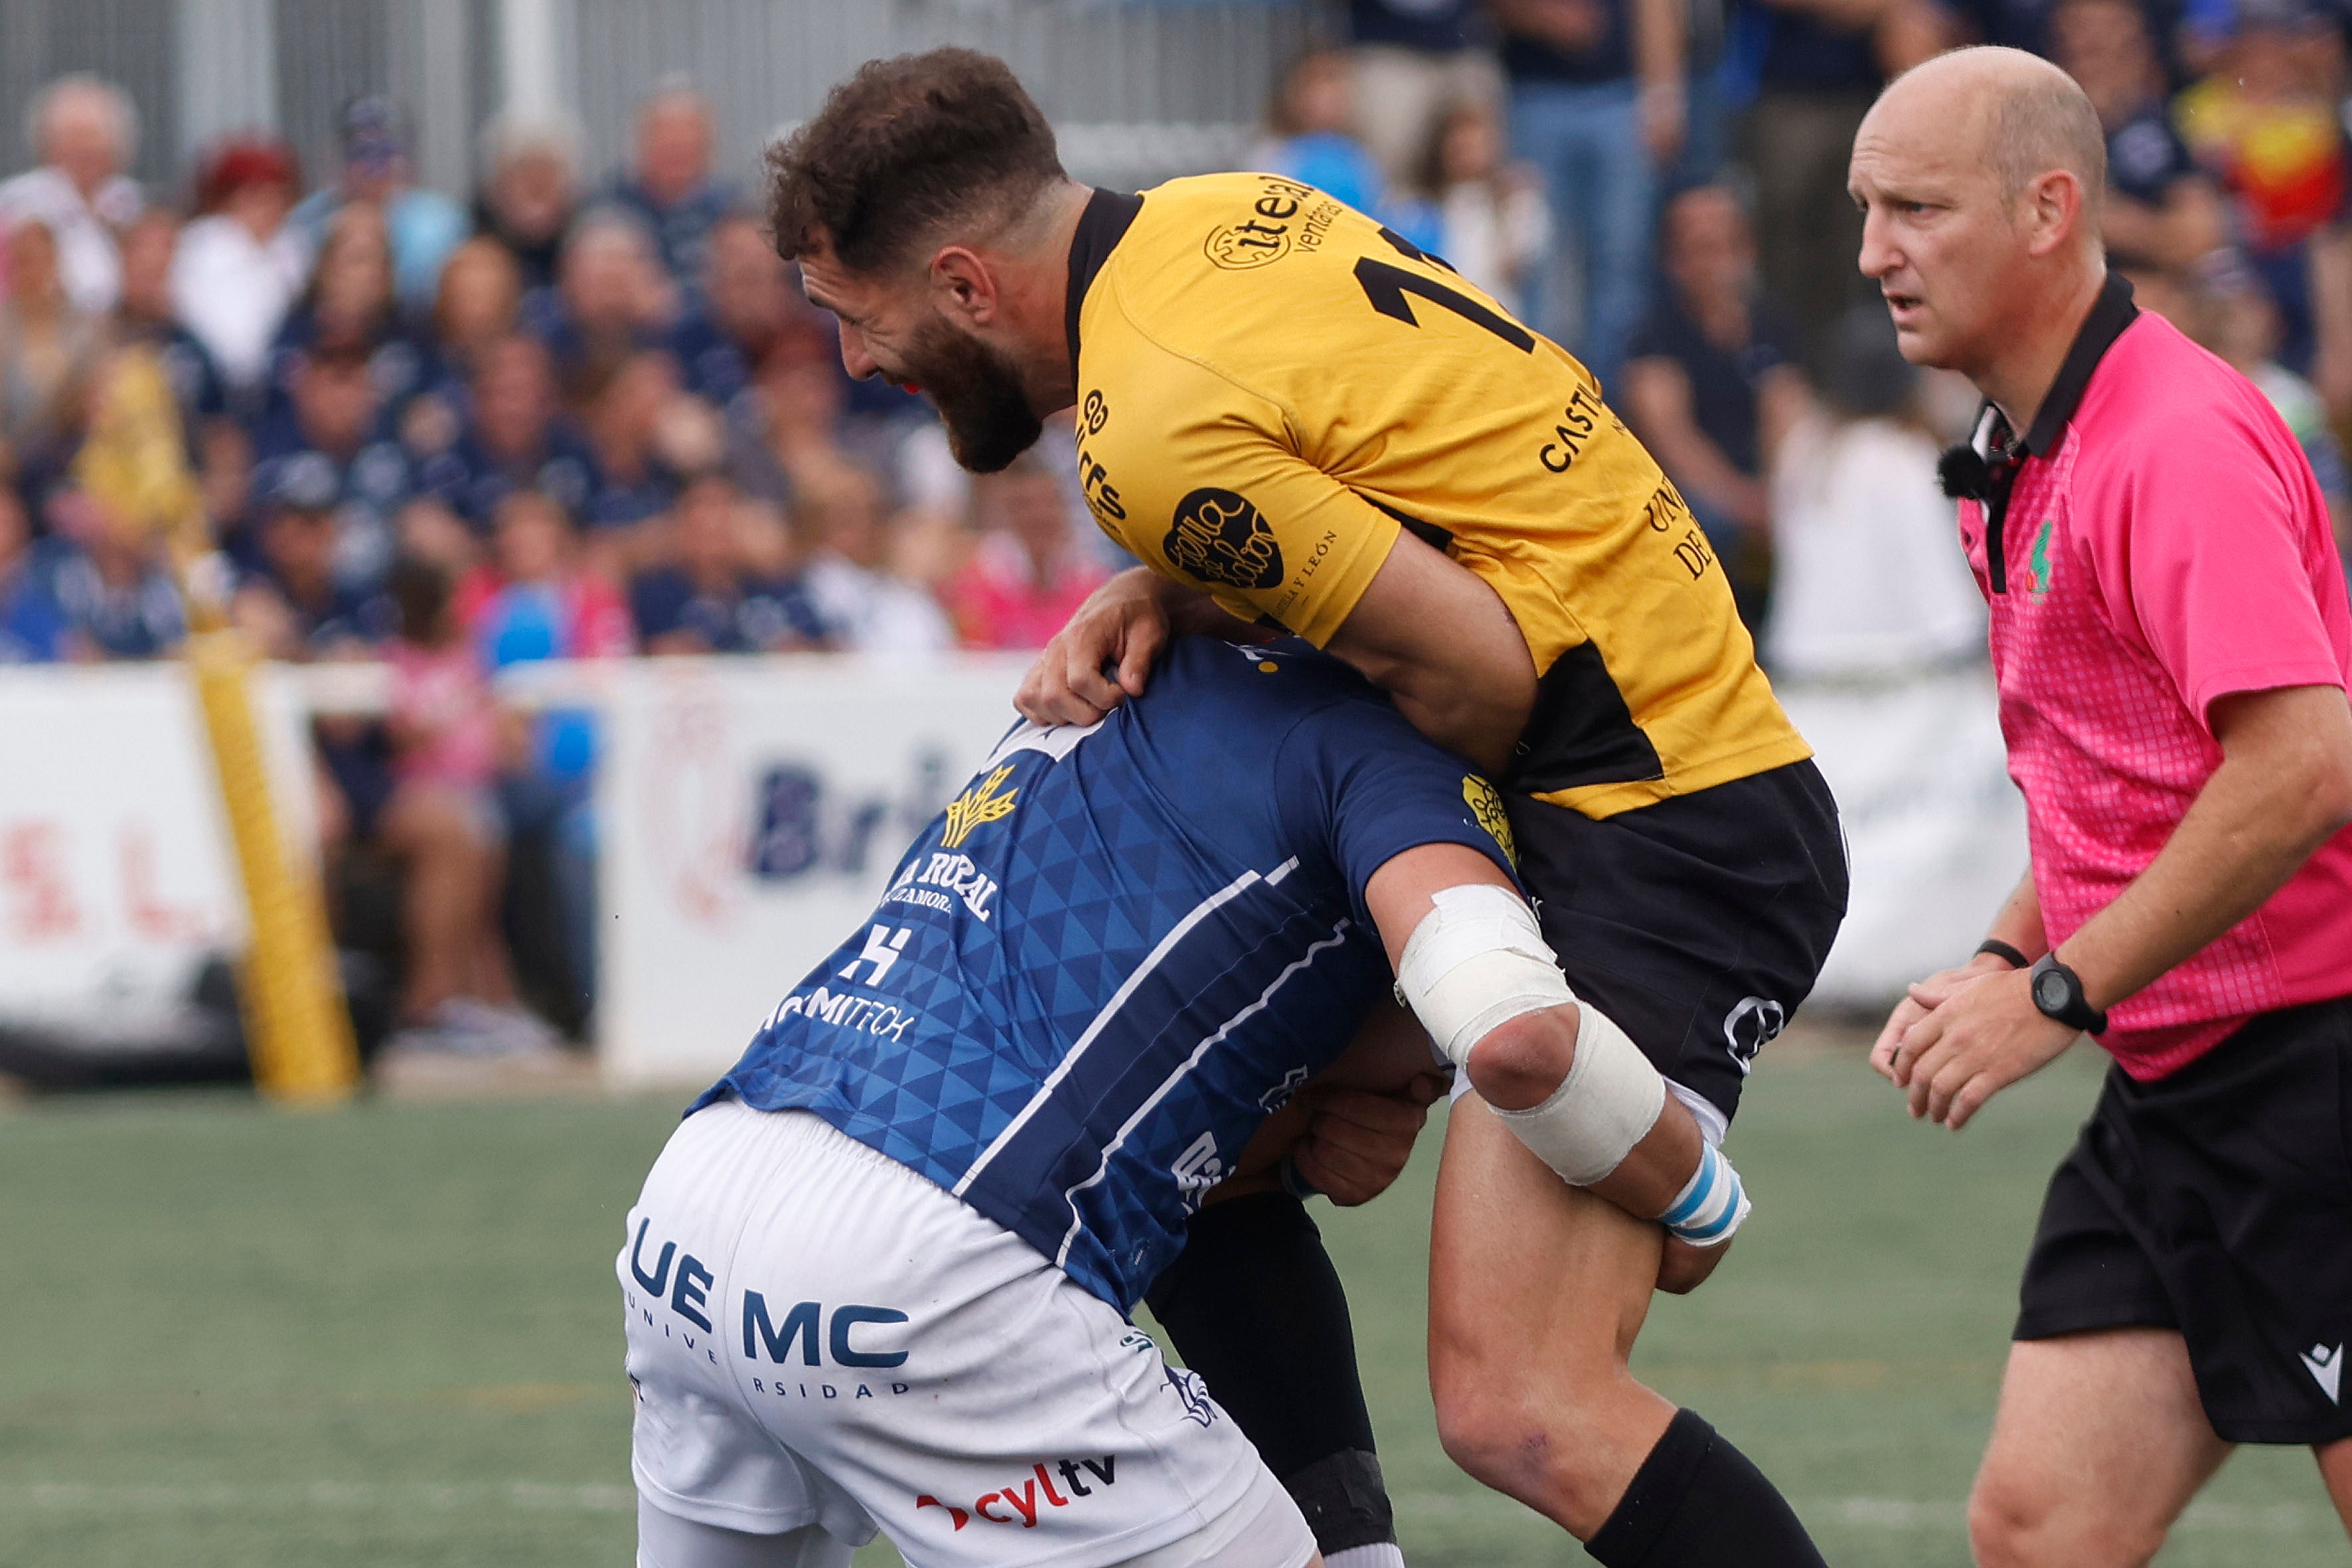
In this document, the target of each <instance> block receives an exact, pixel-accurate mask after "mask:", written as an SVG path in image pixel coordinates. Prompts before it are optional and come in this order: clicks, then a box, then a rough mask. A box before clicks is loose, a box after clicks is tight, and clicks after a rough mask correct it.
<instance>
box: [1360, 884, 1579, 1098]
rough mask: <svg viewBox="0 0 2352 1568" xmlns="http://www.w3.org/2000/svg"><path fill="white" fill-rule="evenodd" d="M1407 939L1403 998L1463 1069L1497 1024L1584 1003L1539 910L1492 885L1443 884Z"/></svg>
mask: <svg viewBox="0 0 2352 1568" xmlns="http://www.w3.org/2000/svg"><path fill="white" fill-rule="evenodd" d="M1430 903H1431V905H1432V906H1433V907H1432V908H1431V910H1430V911H1429V913H1427V914H1425V915H1423V917H1422V919H1421V923H1420V924H1419V925H1417V926H1415V927H1413V928H1412V936H1411V937H1409V938H1407V939H1406V942H1405V944H1404V955H1403V957H1402V958H1401V959H1400V960H1399V961H1398V963H1397V983H1396V994H1397V1000H1398V1001H1400V1002H1402V1003H1403V1004H1404V1005H1406V1006H1408V1007H1410V1008H1412V1012H1413V1016H1415V1017H1417V1018H1419V1019H1420V1020H1421V1026H1422V1027H1423V1028H1424V1029H1427V1030H1428V1031H1429V1037H1430V1039H1431V1040H1432V1041H1433V1042H1434V1043H1435V1044H1436V1046H1437V1049H1438V1051H1439V1053H1440V1054H1441V1055H1443V1056H1444V1058H1445V1059H1446V1060H1448V1061H1450V1062H1452V1063H1453V1064H1454V1066H1456V1067H1461V1066H1463V1065H1464V1064H1465V1063H1466V1062H1468V1061H1469V1059H1470V1047H1472V1046H1475V1045H1476V1044H1477V1043H1478V1042H1479V1040H1481V1039H1483V1038H1484V1037H1486V1034H1487V1033H1488V1032H1489V1031H1490V1030H1492V1029H1494V1028H1495V1027H1496V1026H1498V1025H1500V1024H1503V1023H1506V1022H1507V1021H1508V1020H1510V1019H1512V1018H1516V1017H1517V1016H1519V1015H1520V1014H1522V1013H1538V1012H1541V1011H1542V1010H1543V1009H1545V1008H1546V1007H1557V1006H1559V1005H1561V1004H1562V1003H1566V1002H1573V1001H1575V1000H1576V994H1575V993H1574V992H1572V991H1570V989H1569V988H1568V982H1567V981H1566V980H1565V979H1563V978H1562V977H1561V975H1560V973H1559V959H1558V958H1556V957H1554V956H1553V955H1552V951H1551V949H1550V948H1549V947H1548V946H1546V945H1545V943H1544V939H1543V931H1542V930H1541V928H1539V927H1538V926H1537V924H1536V917H1535V911H1534V910H1530V909H1528V905H1527V900H1524V899H1522V898H1520V897H1519V896H1518V895H1517V893H1514V892H1512V891H1511V890H1510V889H1507V888H1499V887H1496V885H1494V884H1493V883H1491V882H1474V883H1471V884H1470V885H1468V886H1466V887H1460V888H1446V889H1441V890H1440V891H1439V892H1438V893H1437V894H1436V895H1435V896H1434V897H1433V898H1432V899H1431V900H1430Z"/></svg>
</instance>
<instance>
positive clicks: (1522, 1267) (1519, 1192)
mask: <svg viewBox="0 0 2352 1568" xmlns="http://www.w3.org/2000/svg"><path fill="white" fill-rule="evenodd" d="M1664 1239H1665V1233H1664V1231H1662V1230H1660V1229H1659V1228H1658V1227H1657V1226H1654V1225H1646V1224H1643V1222H1642V1221H1639V1220H1636V1219H1634V1218H1633V1216H1632V1215H1628V1214H1626V1213H1625V1212H1624V1211H1622V1209H1618V1208H1616V1207H1614V1206H1612V1205H1610V1204H1609V1203H1607V1202H1605V1201H1604V1200H1602V1199H1601V1198H1599V1197H1596V1196H1594V1195H1593V1194H1591V1193H1588V1192H1581V1191H1579V1190H1578V1189H1576V1188H1573V1187H1570V1186H1568V1185H1567V1184H1564V1183H1562V1182H1561V1181H1560V1179H1559V1176H1558V1175H1556V1174H1554V1173H1552V1171H1551V1170H1550V1169H1549V1168H1548V1167H1547V1166H1546V1165H1545V1164H1544V1163H1543V1162H1542V1161H1540V1160H1538V1159H1537V1158H1536V1157H1535V1156H1534V1155H1533V1154H1531V1153H1529V1152H1528V1150H1527V1147H1526V1145H1525V1144H1523V1143H1521V1142H1519V1141H1518V1140H1517V1138H1515V1137H1513V1136H1512V1135H1511V1134H1510V1132H1509V1131H1507V1130H1506V1129H1505V1128H1504V1126H1503V1124H1502V1123H1501V1122H1500V1121H1497V1120H1496V1117H1495V1114H1494V1112H1493V1111H1492V1110H1488V1109H1487V1108H1486V1105H1485V1104H1483V1103H1482V1102H1481V1101H1479V1100H1476V1099H1475V1098H1465V1099H1464V1100H1461V1101H1460V1102H1459V1103H1458V1104H1456V1105H1455V1106H1454V1113H1453V1117H1452V1119H1451V1121H1450V1122H1449V1124H1448V1126H1447V1128H1446V1133H1445V1156H1444V1163H1443V1164H1442V1166H1441V1167H1440V1169H1439V1173H1438V1184H1437V1211H1436V1219H1435V1222H1434V1226H1433V1231H1432V1234H1431V1237H1430V1258H1429V1378H1430V1389H1431V1392H1432V1394H1433V1395H1434V1396H1435V1399H1436V1402H1437V1429H1438V1436H1439V1439H1440V1440H1441V1441H1442V1442H1443V1443H1444V1445H1445V1451H1446V1454H1447V1455H1448V1456H1449V1457H1450V1458H1452V1459H1453V1460H1454V1463H1455V1464H1457V1465H1460V1466H1461V1467H1462V1468H1464V1469H1465V1470H1467V1471H1469V1472H1470V1474H1471V1475H1473V1476H1475V1477H1476V1478H1477V1479H1479V1480H1480V1481H1483V1482H1485V1483H1486V1485H1488V1486H1490V1487H1493V1488H1494V1489H1496V1490H1497V1491H1500V1492H1504V1493H1507V1495H1509V1496H1511V1497H1514V1498H1517V1500H1519V1501H1521V1502H1523V1503H1526V1504H1527V1505H1528V1507H1529V1508H1532V1509H1534V1510H1536V1511H1537V1512H1538V1513H1541V1514H1543V1515H1544V1516H1545V1517H1547V1518H1549V1519H1550V1520H1551V1521H1553V1522H1555V1523H1557V1524H1558V1525H1559V1526H1560V1528H1561V1529H1563V1530H1566V1531H1568V1532H1569V1533H1570V1534H1571V1535H1573V1536H1575V1537H1576V1538H1577V1539H1578V1540H1580V1541H1584V1540H1590V1539H1591V1537H1592V1535H1593V1534H1594V1533H1595V1532H1596V1531H1599V1530H1600V1528H1601V1524H1602V1523H1603V1522H1604V1521H1606V1520H1607V1519H1608V1517H1609V1514H1610V1511H1611V1510H1612V1509H1614V1508H1615V1507H1616V1506H1617V1500H1618V1499H1619V1498H1620V1497H1622V1495H1623V1494H1624V1491H1625V1488H1626V1486H1627V1484H1628V1483H1630V1482H1631V1481H1632V1480H1633V1473H1634V1471H1636V1470H1637V1469H1639V1468H1641V1464H1642V1460H1643V1458H1644V1457H1645V1456H1647V1455H1648V1453H1649V1452H1650V1450H1651V1449H1652V1448H1653V1447H1655V1446H1656V1444H1657V1441H1658V1438H1659V1437H1660V1436H1663V1435H1664V1432H1665V1430H1666V1426H1667V1423H1669V1422H1670V1421H1672V1420H1673V1419H1674V1415H1675V1406H1674V1405H1673V1404H1672V1403H1670V1402H1669V1401H1667V1400H1665V1399H1664V1398H1662V1397H1661V1396H1659V1395H1658V1394H1654V1393H1652V1392H1651V1391H1650V1390H1648V1389H1646V1388H1644V1387H1643V1386H1642V1385H1641V1384H1639V1383H1637V1382H1636V1381H1634V1378H1633V1373H1631V1372H1629V1371H1628V1370H1627V1368H1626V1359H1627V1357H1628V1356H1630V1355H1631V1354H1632V1352H1633V1337H1634V1335H1636V1334H1637V1333H1639V1332H1640V1331H1641V1328H1642V1323H1643V1319H1644V1318H1646V1317H1647V1316H1648V1314H1649V1310H1650V1293H1651V1288H1652V1284H1653V1282H1654V1280H1655V1279H1657V1275H1658V1260H1659V1253H1660V1250H1661V1248H1662V1247H1663V1245H1664Z"/></svg>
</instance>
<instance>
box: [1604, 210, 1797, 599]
mask: <svg viewBox="0 0 2352 1568" xmlns="http://www.w3.org/2000/svg"><path fill="white" fill-rule="evenodd" d="M1663 231H1664V249H1665V258H1664V260H1665V266H1664V273H1665V279H1666V287H1665V288H1664V289H1662V290H1660V292H1659V296H1658V300H1657V302H1656V304H1655V305H1654V306H1653V307H1652V310H1651V312H1650V317H1649V320H1648V321H1646V322H1644V323H1643V327H1642V330H1641V331H1640V333H1639V334H1638V335H1637V336H1636V337H1635V339H1634V341H1633V358H1632V359H1631V360H1630V361H1628V362H1627V363H1626V366H1625V377H1624V396H1623V406H1624V410H1625V417H1626V419H1627V421H1628V422H1629V423H1630V424H1631V425H1632V426H1633V429H1634V432H1635V433H1636V434H1638V435H1639V436H1640V437H1642V440H1643V444H1645V445H1646V446H1647V447H1649V448H1650V450H1651V452H1652V453H1653V454H1654V456H1655V457H1656V458H1657V459H1658V463H1659V466H1660V467H1662V468H1664V469H1665V470H1666V476H1667V477H1668V478H1669V479H1673V480H1674V482H1675V488H1676V489H1680V490H1681V491H1682V493H1683V496H1684V498H1685V500H1688V501H1689V502H1690V507H1691V510H1692V512H1693V513H1694V514H1695V515H1696V517H1697V518H1698V521H1699V526H1700V527H1702V528H1704V529H1705V530H1706V536H1707V539H1708V540H1709V542H1712V543H1713V544H1714V546H1715V551H1716V555H1717V558H1718V559H1719V560H1720V561H1721V562H1722V563H1723V566H1724V572H1725V575H1727V577H1728V578H1729V579H1730V580H1731V584H1732V590H1733V593H1734V594H1735V595H1737V596H1738V600H1739V606H1740V613H1741V615H1742V616H1743V617H1745V618H1746V619H1747V621H1748V625H1749V626H1751V627H1752V626H1757V625H1759V624H1760V621H1761V616H1762V612H1763V609H1764V602H1765V598H1766V596H1767V595H1768V593H1769V587H1770V576H1771V571H1770V549H1769V545H1770V540H1771V531H1770V530H1771V506H1770V503H1769V495H1768V493H1767V490H1766V482H1767V475H1768V472H1769V469H1770V468H1771V466H1772V462H1773V454H1774V451H1775V448H1776V447H1777V446H1778V445H1779V442H1780V437H1782V436H1783V435H1785V434H1786V433H1787V431H1788V429H1789V427H1790V425H1792V424H1793V423H1795V421H1796V419H1797V417H1798V416H1799V415H1800V414H1801V413H1802V412H1803V409H1804V405H1805V396H1806V394H1805V387H1804V380H1803V376H1802V374H1801V372H1799V371H1798V369H1797V368H1796V364H1795V360H1796V346H1795V344H1794V343H1793V342H1791V341H1790V331H1789V329H1788V327H1787V325H1786V324H1785V323H1784V322H1783V321H1781V319H1780V313H1779V312H1778V311H1777V310H1774V309H1773V307H1772V305H1771V303H1770V302H1769V300H1766V299H1764V298H1763V297H1761V296H1760V295H1759V293H1758V291H1757V287H1756V243H1755V239H1754V237H1753V236H1752V235H1751V234H1750V232H1749V230H1748V218H1747V215H1746V214H1744V213H1743V212H1741V211H1740V208H1739V201H1738V197H1737V196H1735V195H1732V193H1731V192H1730V190H1729V189H1727V187H1725V186H1722V185H1701V186H1699V187H1698V188H1696V190H1689V191H1685V192H1684V193H1682V194H1681V195H1678V196H1676V197H1675V199H1674V200H1673V201H1672V202H1670V203H1668V204H1667V206H1666V216H1665V222H1664V226H1663Z"/></svg>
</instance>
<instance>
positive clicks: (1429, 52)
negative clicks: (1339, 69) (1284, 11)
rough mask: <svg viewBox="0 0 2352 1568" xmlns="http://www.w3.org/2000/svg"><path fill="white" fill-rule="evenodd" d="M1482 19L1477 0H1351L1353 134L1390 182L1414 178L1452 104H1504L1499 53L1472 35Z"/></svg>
mask: <svg viewBox="0 0 2352 1568" xmlns="http://www.w3.org/2000/svg"><path fill="white" fill-rule="evenodd" d="M1483 20H1484V19H1483V18H1482V17H1481V16H1479V15H1478V5H1477V0H1348V42H1349V46H1350V47H1349V57H1350V59H1351V61H1352V64H1353V68H1354V75H1355V83H1354V86H1355V103H1356V108H1357V110H1358V112H1357V115H1356V122H1355V130H1356V134H1357V135H1358V136H1359V137H1360V138H1361V139H1362V141H1363V143H1364V146H1365V147H1366V149H1367V150H1369V151H1370V153H1371V154H1372V156H1373V157H1374V158H1376V159H1378V160H1379V161H1380V164H1381V173H1382V174H1384V175H1385V176H1386V178H1387V181H1388V184H1390V185H1391V186H1393V187H1408V186H1411V185H1412V184H1413V183H1414V180H1415V177H1416V175H1418V174H1420V172H1421V165H1422V163H1423V157H1424V155H1425V153H1426V151H1427V149H1428V147H1429V144H1430V141H1431V139H1432V138H1433V136H1434V135H1435V134H1436V133H1437V129H1438V122H1439V121H1441V120H1443V119H1444V118H1445V117H1446V115H1447V114H1448V112H1449V111H1450V110H1452V109H1454V108H1456V107H1458V106H1460V105H1463V104H1472V103H1475V104H1477V105H1480V106H1482V107H1484V108H1486V109H1488V110H1493V109H1495V108H1496V107H1497V106H1498V105H1500V104H1501V102H1502V100H1503V84H1502V79H1501V76H1500V74H1499V73H1498V72H1497V71H1496V68H1495V58H1494V56H1493V55H1492V54H1491V53H1490V52H1489V51H1488V50H1486V48H1484V47H1480V40H1479V39H1477V38H1475V37H1474V34H1476V33H1479V32H1482V31H1483V30H1484V29H1483V27H1482V26H1481V24H1482V23H1483ZM1446 259H1447V260H1449V261H1453V262H1454V265H1455V266H1457V267H1458V266H1460V265H1461V261H1460V258H1456V257H1455V256H1454V254H1453V253H1452V252H1450V251H1449V252H1447V253H1446Z"/></svg>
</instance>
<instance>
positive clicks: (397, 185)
mask: <svg viewBox="0 0 2352 1568" xmlns="http://www.w3.org/2000/svg"><path fill="white" fill-rule="evenodd" d="M337 130H338V132H339V136H340V140H339V141H338V142H337V150H338V152H339V153H340V154H341V159H342V168H341V174H340V176H339V178H338V179H337V181H336V183H335V184H331V185H327V186H324V187H322V188H320V190H318V191H315V192H313V193H312V194H311V195H310V198H309V199H308V200H306V201H304V202H303V203H302V205H300V206H298V207H296V208H295V209H294V221H295V223H297V224H299V226H301V227H302V229H303V231H304V232H305V233H307V234H308V235H309V236H310V242H311V244H312V245H314V246H318V245H323V244H324V243H325V242H326V239H327V233H328V226H329V224H330V223H331V221H332V220H333V218H334V217H335V216H336V215H337V214H338V213H340V212H341V211H342V210H343V209H344V207H345V206H346V205H349V204H352V203H355V202H364V203H366V204H367V205H370V206H373V207H374V208H375V209H376V210H377V211H378V212H380V213H381V214H382V215H383V225H384V228H385V230H386V232H387V235H388V237H389V242H390V247H391V258H392V269H393V279H392V280H393V283H394V289H395V290H396V292H397V294H398V296H399V300H400V303H401V306H402V308H403V309H404V310H410V311H422V310H425V307H427V306H428V305H430V304H431V303H432V302H433V290H434V287H435V285H436V283H437V282H438V281H439V279H440V277H441V264H442V263H443V262H444V261H446V260H447V259H448V257H449V253H450V252H451V251H452V250H455V249H456V248H457V242H458V241H460V240H462V239H464V238H465V237H466V231H467V222H466V215H465V212H464V211H463V210H462V209H461V208H459V206H458V205H457V203H455V202H453V201H451V200H450V199H449V198H448V197H446V196H445V195H441V194H440V193H439V192H438V191H428V190H423V189H420V188H419V187H418V186H416V185H415V184H412V183H411V181H410V174H411V170H410V165H409V156H408V145H409V139H410V138H409V129H408V116H407V114H406V112H405V111H404V110H402V108H401V107H400V105H399V104H398V103H396V102H394V100H391V99H389V98H375V97H371V98H355V99H353V100H352V101H351V102H349V103H347V104H345V105H344V106H343V112H342V117H341V121H339V122H338V126H337Z"/></svg>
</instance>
